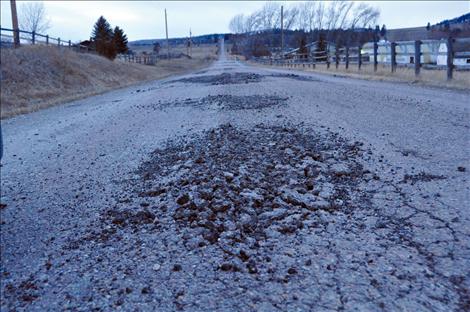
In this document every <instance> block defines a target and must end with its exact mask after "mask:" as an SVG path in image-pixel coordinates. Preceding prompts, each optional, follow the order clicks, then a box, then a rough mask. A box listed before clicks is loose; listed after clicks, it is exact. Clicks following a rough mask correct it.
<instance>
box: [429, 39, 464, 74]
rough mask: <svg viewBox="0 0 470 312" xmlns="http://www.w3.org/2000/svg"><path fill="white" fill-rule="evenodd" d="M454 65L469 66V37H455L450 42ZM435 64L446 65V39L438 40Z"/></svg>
mask: <svg viewBox="0 0 470 312" xmlns="http://www.w3.org/2000/svg"><path fill="white" fill-rule="evenodd" d="M452 49H453V50H454V61H453V64H454V65H455V66H464V67H470V39H467V38H465V39H463V38H462V39H455V40H454V42H453V43H452ZM437 65H444V66H445V65H447V41H446V40H441V41H440V42H439V49H438V55H437Z"/></svg>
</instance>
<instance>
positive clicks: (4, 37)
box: [0, 27, 93, 51]
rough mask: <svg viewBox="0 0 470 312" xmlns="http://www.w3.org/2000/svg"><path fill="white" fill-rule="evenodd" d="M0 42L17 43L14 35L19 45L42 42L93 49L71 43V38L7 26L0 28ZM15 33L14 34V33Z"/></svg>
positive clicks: (86, 49)
mask: <svg viewBox="0 0 470 312" xmlns="http://www.w3.org/2000/svg"><path fill="white" fill-rule="evenodd" d="M0 31H1V33H0V42H1V45H2V46H5V45H11V46H12V47H14V46H16V45H18V43H16V44H15V35H16V36H17V38H18V42H19V45H23V44H26V45H30V44H32V45H34V44H42V45H54V46H57V47H66V48H71V49H72V48H73V49H76V50H79V51H93V49H92V48H90V47H89V46H85V45H81V44H76V43H75V44H73V43H72V42H71V40H62V39H60V38H55V37H51V36H49V35H43V34H38V33H36V32H34V31H33V32H30V31H26V30H16V31H15V30H13V29H9V28H3V27H1V28H0ZM15 33H16V34H15Z"/></svg>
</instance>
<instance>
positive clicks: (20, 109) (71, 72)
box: [0, 46, 216, 119]
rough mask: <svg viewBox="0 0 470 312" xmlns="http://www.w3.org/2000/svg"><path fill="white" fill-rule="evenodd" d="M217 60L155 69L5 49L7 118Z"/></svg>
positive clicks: (39, 49) (202, 57)
mask: <svg viewBox="0 0 470 312" xmlns="http://www.w3.org/2000/svg"><path fill="white" fill-rule="evenodd" d="M215 59H216V56H215V55H214V54H202V53H201V54H199V55H197V57H193V58H192V59H187V58H180V59H172V60H161V61H159V62H158V63H157V65H155V66H148V65H141V64H132V63H125V62H122V61H119V60H115V61H110V60H108V59H105V58H103V57H100V56H97V55H92V54H84V53H76V52H73V51H69V50H67V49H57V48H56V47H47V46H25V47H21V48H19V49H14V50H13V49H1V91H0V99H1V100H0V103H1V105H0V116H1V118H2V119H5V118H9V117H13V116H16V115H19V114H25V113H30V112H33V111H37V110H39V109H42V108H46V107H50V106H54V105H58V104H61V103H66V102H69V101H72V100H77V99H80V98H85V97H88V96H92V95H96V94H100V93H104V92H107V91H110V90H114V89H119V88H123V87H128V86H131V85H135V84H139V83H143V82H147V81H152V80H157V79H163V78H166V77H169V76H173V75H179V74H185V73H189V72H191V71H194V70H198V69H200V68H204V67H207V66H209V65H210V64H211V63H212V62H213V61H214V60H215Z"/></svg>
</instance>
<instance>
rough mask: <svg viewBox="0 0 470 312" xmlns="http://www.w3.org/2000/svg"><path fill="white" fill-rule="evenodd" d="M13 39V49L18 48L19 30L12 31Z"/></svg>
mask: <svg viewBox="0 0 470 312" xmlns="http://www.w3.org/2000/svg"><path fill="white" fill-rule="evenodd" d="M13 38H14V41H15V48H18V47H19V46H20V30H19V29H15V30H14V31H13Z"/></svg>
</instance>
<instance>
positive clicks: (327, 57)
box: [255, 38, 470, 80]
mask: <svg viewBox="0 0 470 312" xmlns="http://www.w3.org/2000/svg"><path fill="white" fill-rule="evenodd" d="M439 42H441V41H432V40H415V41H397V42H390V43H389V47H390V51H389V52H388V53H384V52H380V51H379V47H383V46H386V47H387V45H385V44H383V43H381V44H380V45H379V43H377V42H374V43H373V46H372V53H369V52H363V50H364V49H363V46H361V45H360V46H356V47H353V46H348V45H347V46H345V47H342V48H338V49H335V51H333V52H332V51H330V50H329V49H326V50H324V51H314V52H312V53H311V54H310V55H306V54H302V55H300V54H297V55H296V57H297V58H291V59H286V58H277V59H269V60H266V59H255V61H257V62H262V63H265V64H269V65H278V66H282V67H298V66H302V67H312V68H315V66H316V65H317V64H326V67H327V68H330V63H331V62H332V61H333V62H334V63H335V66H336V68H339V65H340V64H344V67H345V68H346V69H348V68H349V65H350V64H357V68H358V70H360V69H361V67H362V65H363V64H373V66H374V71H375V72H376V71H377V70H378V64H379V63H383V64H389V66H390V71H391V72H392V73H393V72H395V71H396V70H397V67H414V72H415V75H416V76H419V75H420V74H421V69H422V68H426V69H446V71H447V79H448V80H451V79H452V78H453V72H454V71H455V70H470V63H469V61H470V51H455V49H454V44H455V43H457V44H462V43H470V38H456V39H454V38H448V39H447V40H446V42H445V51H439V50H440V49H441V47H440V45H438V52H437V54H436V53H434V56H436V55H437V56H436V62H437V58H438V57H439V56H444V57H446V59H447V61H446V64H445V65H438V64H437V63H436V64H427V63H423V62H422V61H421V58H422V56H424V55H428V56H429V55H431V54H432V53H431V52H423V49H422V45H423V44H430V43H434V44H439ZM405 45H408V46H411V47H413V50H414V51H413V52H400V51H398V49H397V48H398V47H403V46H405ZM397 57H407V58H406V59H409V60H410V62H409V63H407V62H406V63H403V62H397ZM456 57H460V58H467V64H468V65H467V64H465V65H464V64H460V65H455V64H454V59H455V58H456ZM379 58H381V59H382V60H385V61H382V62H379ZM388 58H389V61H388V60H387V59H388Z"/></svg>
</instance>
